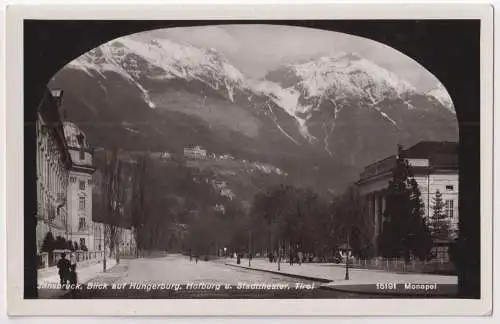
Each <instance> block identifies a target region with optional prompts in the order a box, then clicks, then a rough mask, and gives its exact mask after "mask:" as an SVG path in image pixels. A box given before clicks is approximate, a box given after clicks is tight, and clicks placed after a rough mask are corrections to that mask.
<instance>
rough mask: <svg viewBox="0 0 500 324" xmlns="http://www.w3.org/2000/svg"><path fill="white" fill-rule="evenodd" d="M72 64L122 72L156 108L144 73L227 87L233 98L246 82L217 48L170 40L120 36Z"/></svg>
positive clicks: (84, 67)
mask: <svg viewBox="0 0 500 324" xmlns="http://www.w3.org/2000/svg"><path fill="white" fill-rule="evenodd" d="M143 60H145V61H146V62H147V66H146V67H144V66H143V65H144V64H143V62H142V61H143ZM68 67H70V68H71V67H72V68H77V69H81V70H83V71H85V72H86V73H89V74H91V73H92V72H93V71H95V72H97V73H98V74H100V75H101V76H102V77H104V78H105V74H104V72H108V71H110V72H115V73H118V74H120V75H122V76H123V77H124V78H125V79H127V80H129V81H130V82H134V83H136V84H137V86H138V87H139V88H140V89H141V91H142V92H143V93H144V96H145V99H146V100H147V101H149V103H150V106H151V107H152V108H154V103H152V102H151V100H150V99H149V97H148V92H147V90H146V89H144V88H143V87H142V86H141V84H140V82H139V79H140V78H141V77H142V76H146V77H149V78H155V79H174V78H183V79H186V80H194V79H196V80H199V81H202V82H204V83H205V84H207V85H209V86H210V87H212V88H214V89H216V90H219V89H220V88H222V87H223V88H224V89H225V90H226V91H227V95H228V97H229V99H230V100H231V101H233V100H234V89H235V87H239V86H242V84H243V83H244V77H243V75H242V74H241V72H240V71H238V69H236V68H235V67H234V66H232V65H231V64H230V63H229V62H228V61H227V59H226V58H225V57H224V56H223V55H222V54H220V53H218V52H217V51H215V50H214V49H201V48H198V47H194V46H191V45H185V44H179V43H176V42H173V41H171V40H168V39H154V40H153V39H152V40H145V39H139V38H131V37H123V38H119V39H116V40H114V41H111V42H108V43H106V44H103V45H101V46H100V47H98V48H95V49H93V50H91V51H89V52H87V53H85V54H83V55H82V56H81V57H79V58H78V59H76V60H74V61H73V62H71V63H70V64H68ZM151 71H154V73H151V74H152V75H145V72H151Z"/></svg>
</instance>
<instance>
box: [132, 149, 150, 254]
mask: <svg viewBox="0 0 500 324" xmlns="http://www.w3.org/2000/svg"><path fill="white" fill-rule="evenodd" d="M147 165H148V155H147V154H144V155H143V156H141V157H139V159H138V161H137V163H136V165H135V170H134V175H133V182H132V201H131V209H132V225H133V226H134V236H135V242H136V256H137V257H139V255H140V251H141V250H142V249H143V248H144V230H145V224H146V219H147V216H148V210H149V208H148V206H147V203H146V185H147V183H148V173H147V168H148V166H147Z"/></svg>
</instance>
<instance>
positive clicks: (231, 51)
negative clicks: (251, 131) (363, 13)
mask: <svg viewBox="0 0 500 324" xmlns="http://www.w3.org/2000/svg"><path fill="white" fill-rule="evenodd" d="M146 33H148V35H147V36H148V37H165V38H169V39H171V40H173V41H176V42H180V43H187V44H191V45H194V46H197V47H205V48H214V49H216V50H217V51H219V52H221V53H223V54H224V55H225V56H226V57H227V59H228V60H229V62H231V63H232V64H233V65H234V66H235V67H237V68H238V69H239V70H240V71H241V72H243V73H244V74H246V75H248V76H250V77H253V78H262V77H264V76H265V74H266V73H267V72H268V71H270V70H273V69H276V68H277V67H279V66H281V65H283V64H288V63H293V62H297V61H303V60H307V59H310V58H315V57H319V56H323V55H328V54H332V53H335V52H347V53H358V54H360V55H361V56H363V57H365V58H366V59H368V60H370V61H372V62H374V63H376V64H378V65H380V66H382V67H384V68H386V69H388V70H390V71H392V72H394V73H395V74H397V75H398V76H399V77H400V78H403V79H405V80H406V81H408V82H410V83H411V84H413V85H414V86H415V87H416V88H417V89H418V90H420V91H423V92H427V91H429V90H431V89H433V88H435V87H436V86H437V85H438V84H439V81H438V80H437V79H436V78H435V77H434V75H432V74H431V73H430V72H429V71H427V70H426V69H425V68H423V67H422V66H421V65H420V64H419V63H417V62H416V61H414V60H413V59H411V58H410V57H408V56H406V55H405V54H403V53H401V52H399V51H397V50H395V49H393V48H392V47H389V46H386V45H384V44H382V43H379V42H375V41H373V40H370V39H367V38H362V37H357V36H353V35H349V34H343V33H337V32H331V31H325V30H319V29H313V28H304V27H292V26H279V25H220V26H204V27H182V28H169V29H161V30H154V31H148V32H146Z"/></svg>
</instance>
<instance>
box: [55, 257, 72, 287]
mask: <svg viewBox="0 0 500 324" xmlns="http://www.w3.org/2000/svg"><path fill="white" fill-rule="evenodd" d="M57 268H58V269H59V270H58V273H59V279H60V283H61V289H66V283H67V282H68V280H69V268H70V263H69V261H68V259H66V253H61V258H60V259H59V261H58V262H57Z"/></svg>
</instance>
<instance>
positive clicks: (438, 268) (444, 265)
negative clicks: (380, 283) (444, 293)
mask: <svg viewBox="0 0 500 324" xmlns="http://www.w3.org/2000/svg"><path fill="white" fill-rule="evenodd" d="M350 264H351V266H352V267H354V268H361V269H374V270H385V271H391V272H402V273H412V272H416V273H433V274H449V275H452V274H456V270H455V266H454V264H453V263H452V262H449V261H443V260H441V261H439V260H431V261H420V260H415V259H414V260H410V261H409V262H405V260H404V259H389V258H374V259H368V260H362V259H357V258H353V259H352V261H351V262H350Z"/></svg>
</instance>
